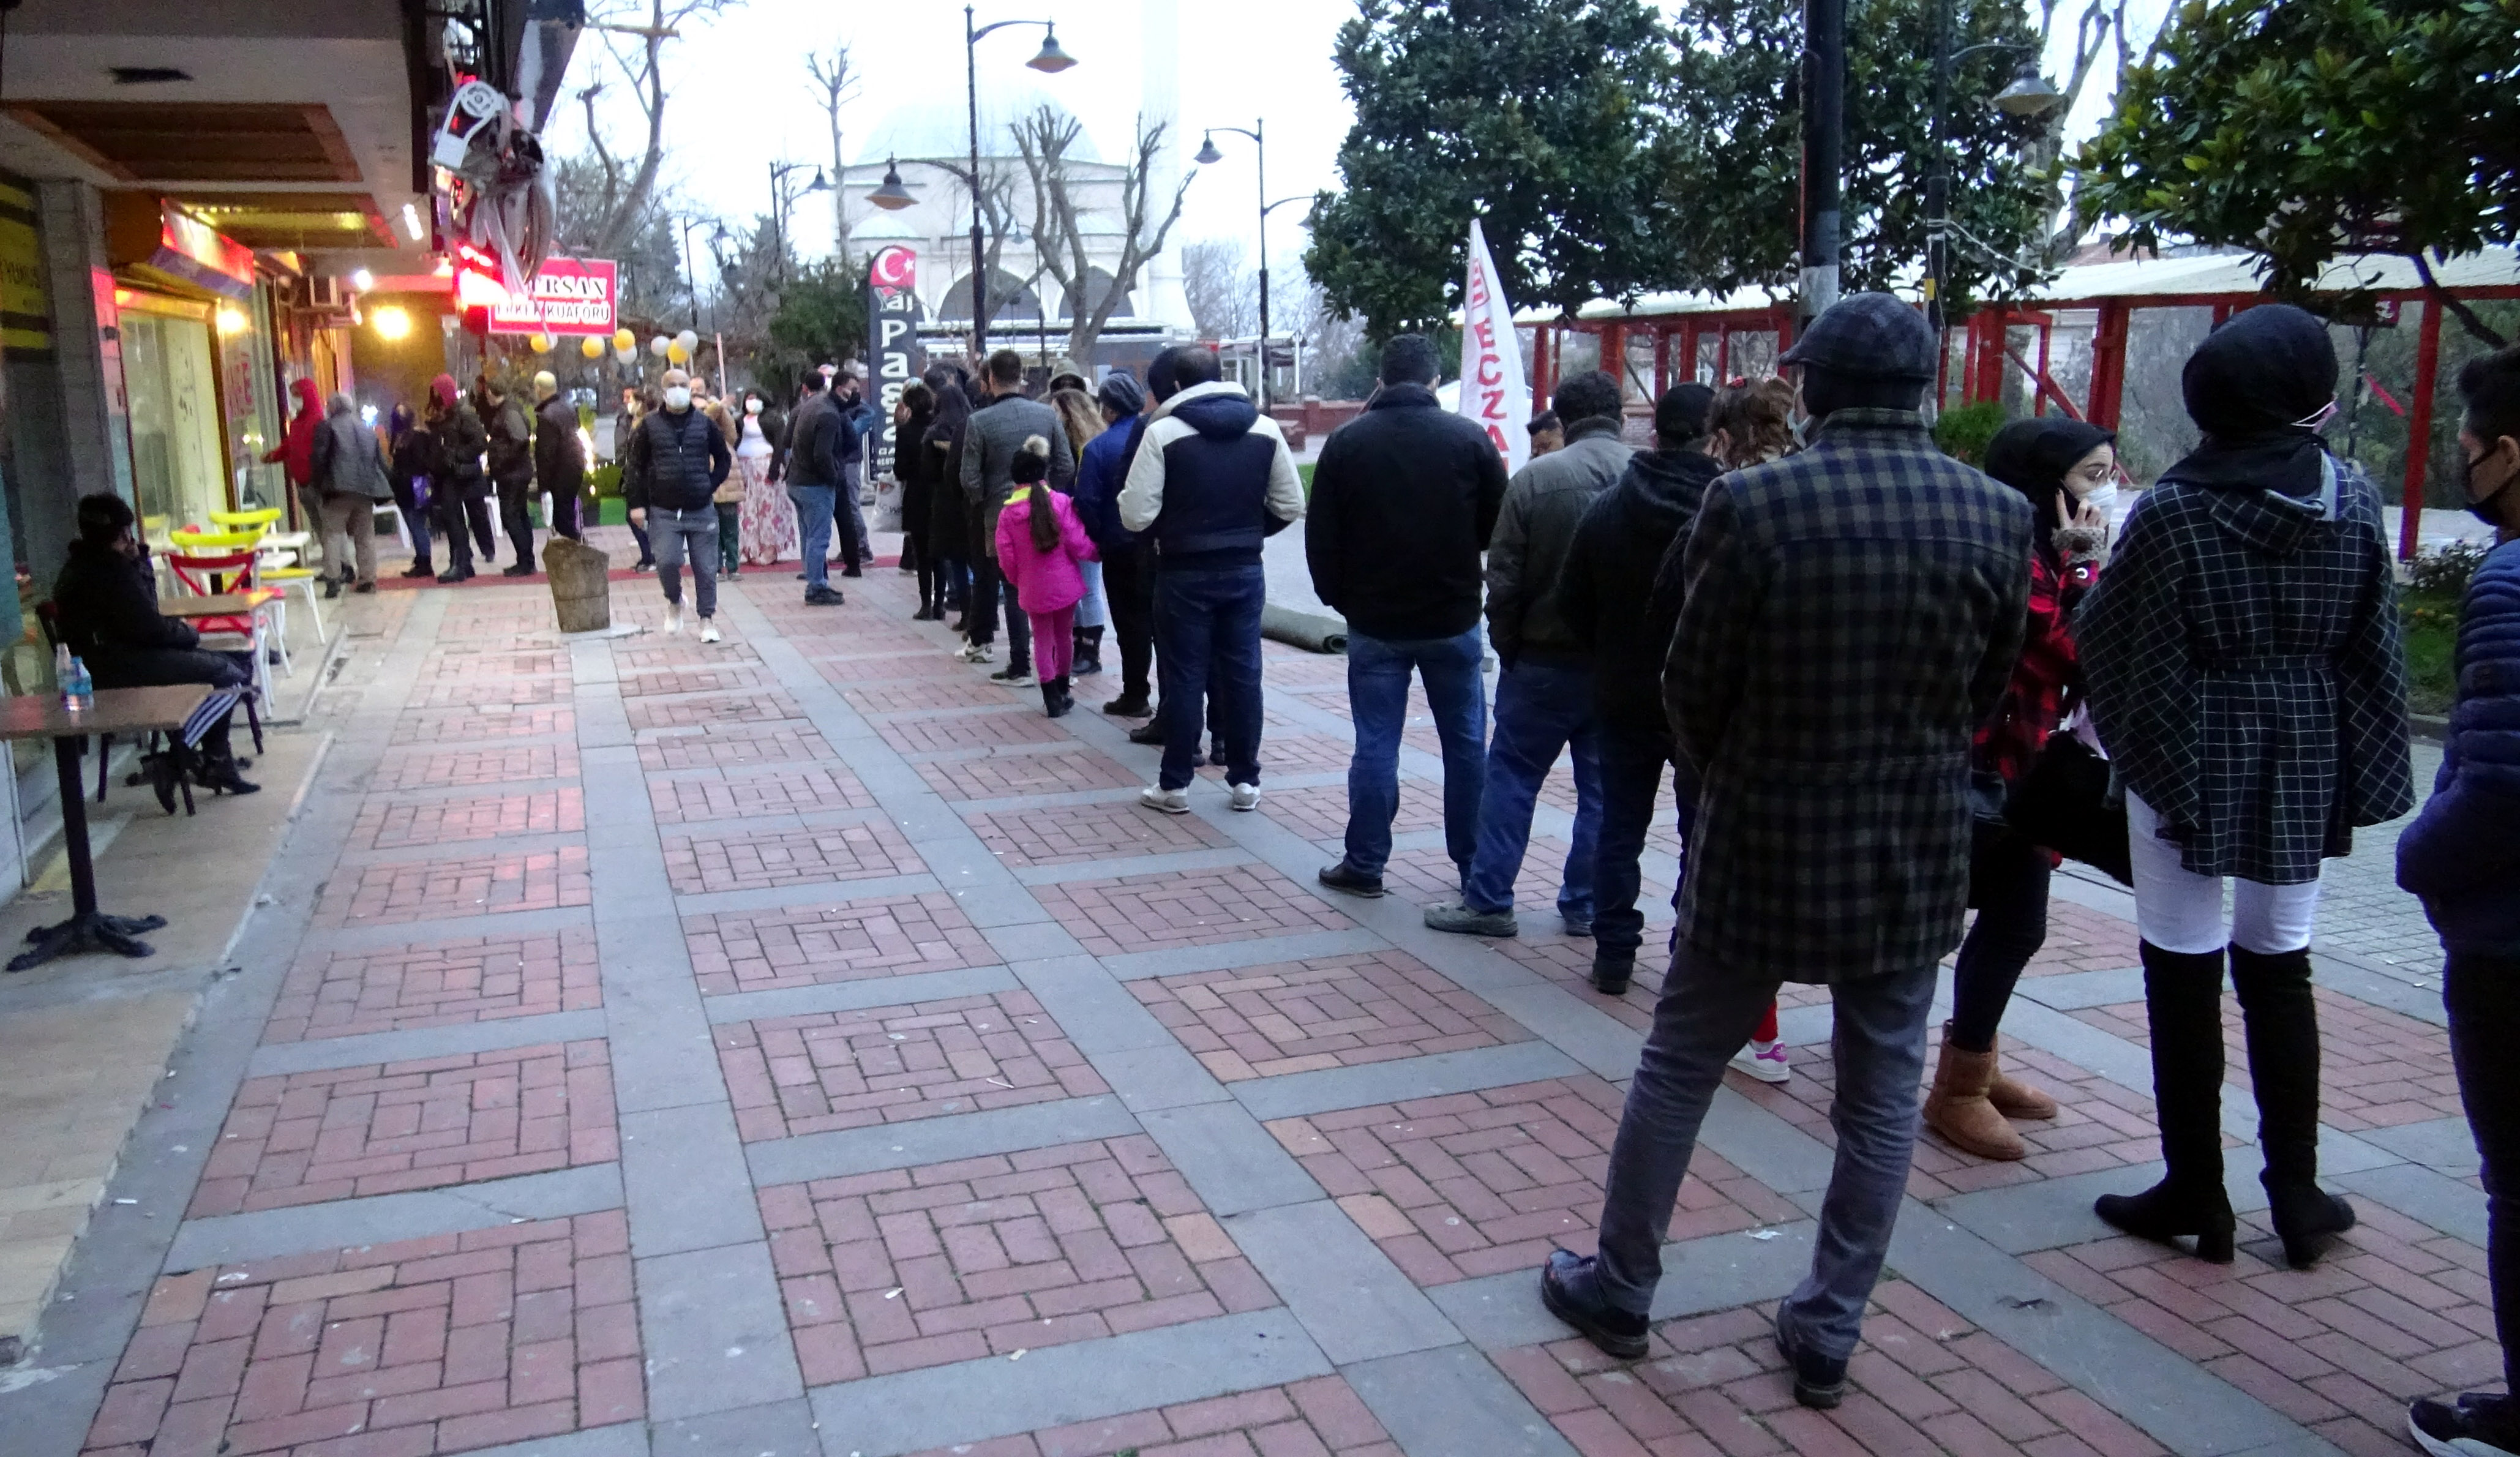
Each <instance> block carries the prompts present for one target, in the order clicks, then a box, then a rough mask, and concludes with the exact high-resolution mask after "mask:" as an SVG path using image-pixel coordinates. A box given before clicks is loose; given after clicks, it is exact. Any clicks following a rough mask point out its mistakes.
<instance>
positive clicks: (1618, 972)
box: [1592, 951, 1637, 996]
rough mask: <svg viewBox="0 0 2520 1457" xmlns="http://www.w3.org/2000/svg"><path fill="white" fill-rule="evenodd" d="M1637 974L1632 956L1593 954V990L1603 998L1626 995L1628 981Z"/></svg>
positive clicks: (1635, 963)
mask: <svg viewBox="0 0 2520 1457" xmlns="http://www.w3.org/2000/svg"><path fill="white" fill-rule="evenodd" d="M1636 974H1637V962H1636V958H1635V957H1634V956H1615V957H1613V956H1604V955H1602V954H1601V953H1600V952H1598V951H1596V952H1594V953H1593V978H1592V980H1593V990H1594V991H1596V992H1598V993H1601V994H1602V995H1604V996H1625V995H1627V994H1628V979H1629V978H1630V977H1633V976H1635V975H1636Z"/></svg>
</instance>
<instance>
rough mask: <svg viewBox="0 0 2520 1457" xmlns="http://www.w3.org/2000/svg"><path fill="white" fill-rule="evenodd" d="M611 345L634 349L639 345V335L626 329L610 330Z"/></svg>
mask: <svg viewBox="0 0 2520 1457" xmlns="http://www.w3.org/2000/svg"><path fill="white" fill-rule="evenodd" d="M612 347H613V348H615V349H636V348H638V347H639V336H638V335H637V334H635V333H632V332H631V331H628V330H626V329H616V330H614V331H612Z"/></svg>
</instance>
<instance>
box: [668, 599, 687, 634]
mask: <svg viewBox="0 0 2520 1457" xmlns="http://www.w3.org/2000/svg"><path fill="white" fill-rule="evenodd" d="M682 630H683V609H682V608H681V607H680V606H679V605H673V604H668V605H667V606H666V608H665V636H667V637H669V638H670V637H672V636H673V635H675V634H676V633H679V632H681V631H682Z"/></svg>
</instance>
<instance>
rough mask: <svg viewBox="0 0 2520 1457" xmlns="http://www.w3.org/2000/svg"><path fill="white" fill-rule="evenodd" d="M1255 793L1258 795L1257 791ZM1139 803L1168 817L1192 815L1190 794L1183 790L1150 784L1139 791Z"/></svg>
mask: <svg viewBox="0 0 2520 1457" xmlns="http://www.w3.org/2000/svg"><path fill="white" fill-rule="evenodd" d="M1254 792H1255V793H1257V791H1256V790H1255V791H1254ZM1138 803H1140V804H1142V805H1145V806H1146V807H1147V808H1148V809H1149V810H1161V811H1163V812H1164V813H1165V814H1167V815H1187V814H1189V813H1190V792H1189V791H1188V790H1183V789H1166V788H1164V787H1163V786H1161V785H1159V784H1149V785H1148V786H1147V787H1146V788H1144V789H1142V790H1140V791H1138Z"/></svg>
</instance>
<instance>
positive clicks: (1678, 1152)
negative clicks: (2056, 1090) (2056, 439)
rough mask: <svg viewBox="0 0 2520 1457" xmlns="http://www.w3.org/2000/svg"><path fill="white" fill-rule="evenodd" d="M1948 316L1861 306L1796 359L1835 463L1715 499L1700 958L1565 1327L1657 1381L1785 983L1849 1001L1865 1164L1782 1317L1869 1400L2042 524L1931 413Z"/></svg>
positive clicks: (1810, 1364) (1678, 637) (1841, 1172)
mask: <svg viewBox="0 0 2520 1457" xmlns="http://www.w3.org/2000/svg"><path fill="white" fill-rule="evenodd" d="M1935 347H1936V341H1935V338H1934V335H1933V331H1932V330H1931V329H1929V328H1928V327H1927V326H1926V324H1925V322H1924V321H1923V319H1921V318H1920V317H1918V315H1917V314H1916V312H1915V311H1914V310H1913V309H1912V308H1910V307H1909V306H1908V305H1906V304H1903V303H1901V302H1899V301H1898V300H1897V299H1895V298H1892V297H1891V296H1890V295H1888V294H1886V293H1861V294H1856V295H1854V296H1852V297H1849V298H1847V299H1845V300H1843V301H1841V302H1840V303H1838V304H1836V305H1835V306H1833V307H1831V308H1830V309H1829V310H1828V312H1826V313H1825V314H1823V315H1822V316H1821V317H1820V319H1819V320H1818V321H1817V322H1815V323H1814V324H1813V326H1812V328H1811V330H1810V331H1808V332H1807V333H1805V334H1804V335H1803V337H1802V339H1801V340H1800V341H1799V342H1797V343H1796V344H1795V345H1794V347H1793V348H1792V350H1790V351H1789V352H1787V353H1786V355H1785V356H1784V362H1785V363H1786V364H1789V365H1799V366H1801V367H1802V369H1803V378H1802V396H1803V403H1804V405H1805V408H1806V409H1807V410H1808V411H1809V412H1810V414H1811V415H1812V416H1813V417H1814V418H1815V419H1817V421H1818V430H1817V432H1816V434H1815V436H1814V438H1813V440H1812V444H1811V446H1810V448H1809V449H1808V450H1805V451H1804V452H1803V453H1801V454H1800V455H1796V456H1789V457H1787V458H1785V459H1784V460H1781V461H1777V462H1773V463H1770V464H1765V465H1757V466H1752V467H1750V468H1748V469H1746V470H1739V471H1734V472H1733V473H1732V474H1729V475H1725V476H1723V477H1720V478H1719V479H1717V480H1716V481H1715V482H1714V484H1713V485H1711V486H1710V487H1709V488H1708V489H1707V493H1706V500H1705V505H1704V506H1703V507H1702V508H1701V509H1700V511H1699V514H1698V517H1697V521H1696V524H1695V526H1694V528H1693V529H1692V532H1691V535H1690V536H1689V538H1688V544H1687V546H1686V548H1685V554H1684V556H1683V558H1682V566H1683V573H1684V578H1685V586H1686V594H1687V595H1686V596H1685V597H1684V599H1683V603H1682V606H1681V613H1680V622H1679V627H1678V630H1677V631H1676V632H1675V633H1674V635H1673V638H1672V641H1671V648H1670V655H1669V657H1668V659H1667V661H1666V664H1665V668H1664V674H1663V695H1664V703H1665V706H1666V707H1667V708H1668V710H1669V711H1670V715H1671V723H1672V732H1673V737H1674V739H1675V741H1676V742H1677V744H1678V746H1679V749H1680V752H1681V754H1682V755H1683V756H1684V757H1686V758H1687V759H1688V761H1689V764H1690V766H1691V768H1692V769H1694V770H1695V772H1696V773H1697V775H1698V777H1699V779H1700V781H1701V783H1702V788H1701V789H1700V791H1699V797H1698V802H1697V816H1696V822H1695V825H1694V828H1693V830H1692V834H1691V839H1690V844H1689V847H1688V867H1687V869H1686V871H1685V873H1684V878H1683V881H1682V886H1681V902H1680V925H1679V931H1678V949H1677V952H1676V954H1675V955H1674V957H1673V960H1672V967H1671V972H1670V975H1669V976H1668V977H1666V978H1665V979H1664V982H1663V992H1662V997H1661V1000H1660V1002H1659V1003H1658V1004H1657V1005H1656V1007H1655V1008H1654V1025H1653V1031H1652V1033H1651V1034H1650V1035H1649V1036H1648V1037H1647V1038H1646V1040H1645V1047H1644V1054H1643V1059H1642V1061H1641V1062H1640V1063H1639V1065H1638V1068H1637V1076H1636V1081H1635V1082H1634V1083H1633V1084H1632V1085H1631V1087H1630V1090H1629V1093H1628V1103H1627V1111H1626V1114H1625V1116H1624V1117H1623V1118H1622V1119H1621V1121H1620V1124H1619V1137H1618V1142H1617V1144H1616V1146H1615V1148H1614V1149H1613V1150H1612V1153H1611V1158H1610V1173H1609V1180H1608V1190H1607V1195H1606V1198H1605V1200H1604V1207H1603V1210H1602V1215H1601V1230H1600V1246H1599V1248H1600V1254H1599V1255H1598V1256H1597V1257H1593V1258H1578V1257H1576V1256H1573V1255H1570V1254H1567V1253H1566V1252H1563V1251H1560V1252H1558V1253H1556V1254H1554V1255H1553V1256H1552V1257H1551V1258H1550V1261H1549V1264H1548V1265H1547V1266H1546V1267H1545V1268H1544V1270H1543V1271H1542V1279H1541V1292H1542V1296H1543V1299H1544V1300H1546V1301H1547V1302H1548V1304H1549V1306H1550V1308H1551V1309H1552V1310H1553V1311H1555V1312H1556V1313H1557V1314H1558V1315H1559V1316H1560V1317H1561V1318H1563V1319H1565V1320H1566V1321H1567V1323H1568V1324H1570V1325H1573V1326H1574V1327H1575V1328H1576V1329H1577V1330H1579V1331H1581V1332H1582V1333H1583V1334H1584V1335H1585V1336H1586V1337H1587V1338H1589V1339H1590V1340H1592V1341H1593V1343H1594V1344H1595V1345H1597V1346H1599V1347H1601V1348H1602V1349H1604V1350H1607V1351H1609V1352H1611V1353H1612V1354H1614V1355H1622V1356H1638V1355H1643V1353H1644V1349H1645V1320H1646V1313H1647V1311H1648V1310H1649V1308H1650V1307H1651V1304H1652V1301H1653V1292H1654V1286H1655V1283H1656V1282H1657V1281H1658V1280H1659V1278H1660V1277H1661V1273H1662V1267H1661V1259H1660V1252H1661V1248H1662V1243H1663V1236H1664V1233H1665V1231H1666V1230H1667V1229H1668V1228H1669V1226H1670V1222H1671V1213H1672V1206H1673V1201H1674V1200H1675V1199H1676V1198H1677V1197H1678V1195H1679V1192H1680V1184H1681V1179H1682V1176H1683V1175H1684V1174H1685V1173H1686V1172H1687V1171H1688V1161H1689V1158H1690V1155H1691V1154H1692V1153H1693V1152H1694V1149H1695V1145H1696V1141H1697V1128H1698V1125H1699V1123H1700V1122H1701V1121H1702V1120H1703V1119H1704V1118H1705V1115H1706V1109H1707V1105H1708V1104H1709V1102H1710V1101H1712V1099H1713V1097H1714V1094H1715V1087H1716V1084H1717V1083H1718V1082H1719V1081H1721V1079H1722V1077H1723V1074H1724V1065H1725V1061H1726V1059H1728V1058H1730V1057H1731V1056H1732V1055H1733V1052H1734V1050H1735V1049H1737V1048H1739V1047H1740V1045H1741V1043H1742V1041H1743V1040H1744V1039H1745V1038H1748V1036H1749V1035H1750V1031H1751V1029H1752V1028H1753V1027H1754V1026H1755V1025H1756V1024H1757V1023H1758V1021H1759V1019H1760V1017H1761V1015H1762V1014H1763V1013H1765V1012H1766V1011H1767V1009H1768V1006H1769V1004H1770V1002H1771V1000H1772V999H1773V998H1774V997H1775V995H1776V993H1777V989H1778V985H1779V984H1780V983H1783V982H1788V981H1793V982H1811V983H1824V984H1826V985H1827V986H1828V988H1829V990H1830V993H1831V999H1832V1001H1833V1003H1834V1007H1835V1013H1836V1033H1835V1038H1834V1046H1835V1052H1836V1058H1837V1080H1838V1081H1837V1099H1836V1104H1835V1106H1834V1108H1833V1109H1832V1110H1831V1113H1830V1121H1831V1123H1832V1124H1833V1125H1834V1126H1835V1127H1836V1129H1837V1136H1838V1143H1837V1163H1836V1168H1835V1170H1834V1172H1833V1173H1832V1174H1831V1176H1830V1180H1829V1189H1828V1198H1827V1202H1826V1204H1825V1205H1824V1206H1823V1210H1822V1213H1821V1227H1820V1234H1819V1238H1818V1239H1817V1240H1816V1241H1815V1242H1814V1246H1815V1253H1814V1257H1813V1263H1812V1272H1811V1274H1810V1275H1809V1276H1808V1277H1807V1278H1805V1279H1804V1280H1803V1282H1802V1284H1801V1285H1800V1286H1799V1287H1798V1288H1797V1289H1796V1290H1795V1291H1794V1293H1793V1294H1792V1295H1791V1296H1790V1297H1788V1298H1787V1299H1786V1300H1785V1302H1784V1304H1783V1305H1782V1306H1781V1307H1780V1308H1779V1309H1778V1312H1777V1321H1776V1331H1777V1342H1778V1347H1779V1349H1780V1350H1781V1351H1782V1352H1783V1354H1784V1356H1785V1358H1786V1360H1787V1362H1788V1363H1789V1364H1790V1365H1791V1366H1792V1368H1793V1373H1794V1394H1795V1396H1796V1397H1797V1398H1798V1399H1800V1400H1801V1401H1802V1402H1803V1403H1804V1404H1805V1405H1809V1406H1820V1407H1825V1406H1834V1405H1836V1404H1837V1402H1838V1400H1839V1398H1840V1396H1841V1394H1842V1393H1843V1390H1844V1383H1845V1376H1846V1359H1847V1356H1848V1355H1849V1353H1851V1352H1852V1351H1853V1350H1854V1348H1855V1344H1856V1337H1857V1332H1858V1326H1859V1323H1860V1321H1861V1319H1862V1317H1863V1313H1864V1305H1865V1302H1866V1300H1867V1299H1868V1297H1869V1295H1870V1294H1871V1291H1872V1285H1873V1282H1874V1280H1875V1279H1877V1278H1878V1276H1879V1275H1880V1271H1881V1260H1882V1257H1883V1255H1884V1254H1885V1253H1886V1252H1887V1251H1888V1249H1889V1244H1890V1230H1891V1225H1892V1222H1893V1220H1894V1219H1895V1218H1896V1216H1897V1214H1898V1209H1899V1203H1900V1199H1901V1197H1902V1196H1903V1194H1904V1192H1905V1189H1906V1184H1907V1178H1908V1164H1909V1156H1910V1154H1911V1152H1912V1150H1913V1145H1914V1141H1915V1132H1916V1099H1917V1084H1918V1082H1919V1080H1920V1078H1921V1076H1922V1073H1923V1069H1924V1054H1925V1019H1926V1014H1927V1011H1928V1010H1929V1008H1930V1005H1931V1002H1932V999H1933V994H1934V979H1935V965H1936V963H1937V962H1939V961H1940V960H1941V959H1942V957H1943V955H1944V953H1945V952H1947V951H1949V950H1951V949H1952V948H1954V947H1955V946H1957V945H1958V944H1959V939H1960V926H1961V919H1962V915H1963V910H1964V903H1965V901H1966V899H1967V890H1968V851H1969V829H1970V799H1969V745H1970V741H1971V738H1972V737H1973V736H1974V734H1975V732H1976V730H1977V729H1978V727H1979V725H1981V724H1982V723H1984V722H1985V720H1986V717H1987V715H1988V714H1989V712H1991V711H1992V710H1993V708H1994V706H1995V703H1996V700H1997V698H1998V696H1999V695H2000V694H2001V693H2002V692H2003V686H2004V684H2005V682H2006V680H2007V678H2008V677H2009V675H2010V673H2011V669H2012V662H2013V658H2014V656H2015V654H2016V653H2018V651H2019V650H2020V646H2021V633H2022V613H2023V608H2024V604H2025V601H2026V599H2027V596H2028V592H2029V582H2030V552H2031V513H2030V507H2029V504H2028V503H2027V502H2026V501H2024V500H2023V499H2022V497H2021V495H2020V494H2019V493H2018V492H2015V491H2013V490H2011V489H2009V488H2007V487H2005V486H2003V485H2000V484H1998V483H1996V482H1995V481H1992V480H1989V479H1988V478H1987V477H1985V476H1984V475H1981V474H1979V473H1978V472H1977V471H1975V470H1973V469H1970V468H1969V467H1968V466H1966V465H1963V464H1959V463H1958V462H1957V461H1954V460H1952V459H1950V458H1949V457H1946V456H1944V455H1943V454H1942V453H1941V452H1940V451H1938V450H1936V449H1935V447H1934V442H1933V438H1932V436H1931V435H1930V434H1928V433H1927V432H1926V429H1925V427H1924V423H1923V421H1922V419H1921V418H1920V417H1919V416H1918V415H1917V413H1916V409H1917V406H1918V405H1919V403H1920V402H1921V400H1922V398H1923V392H1924V389H1925V386H1926V385H1927V384H1928V383H1929V382H1930V381H1931V380H1932V379H1933V377H1934V363H1935V360H1934V355H1935Z"/></svg>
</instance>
